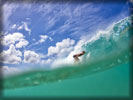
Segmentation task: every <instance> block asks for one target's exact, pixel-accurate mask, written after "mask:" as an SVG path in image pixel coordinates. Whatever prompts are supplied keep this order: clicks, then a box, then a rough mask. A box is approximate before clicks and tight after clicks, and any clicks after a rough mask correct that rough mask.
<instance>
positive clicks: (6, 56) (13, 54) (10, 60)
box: [0, 45, 22, 64]
mask: <svg viewBox="0 0 133 100" xmlns="http://www.w3.org/2000/svg"><path fill="white" fill-rule="evenodd" d="M21 56H22V53H21V51H19V50H16V48H15V46H14V45H10V47H9V49H8V50H4V51H2V52H1V53H0V62H3V63H7V64H19V63H20V62H21V61H22V59H21Z"/></svg>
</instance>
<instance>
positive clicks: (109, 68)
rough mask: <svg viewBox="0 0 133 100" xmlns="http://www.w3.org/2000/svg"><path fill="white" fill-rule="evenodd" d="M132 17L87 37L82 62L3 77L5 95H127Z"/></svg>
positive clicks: (83, 46)
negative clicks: (90, 37)
mask: <svg viewBox="0 0 133 100" xmlns="http://www.w3.org/2000/svg"><path fill="white" fill-rule="evenodd" d="M132 17H133V16H130V17H127V18H125V19H122V20H121V21H119V22H117V23H115V24H112V26H110V27H109V28H108V29H107V30H106V31H102V32H99V33H97V35H95V36H93V37H92V39H88V41H86V43H84V44H83V45H82V49H83V50H85V51H86V54H85V55H84V57H83V62H81V64H78V65H76V64H75V65H66V66H62V67H61V68H57V69H51V70H44V69H43V70H36V71H31V72H26V73H23V74H20V75H15V76H12V77H5V78H4V96H39V97H40V96H70V97H71V96H76V97H77V96H129V83H130V82H129V62H130V60H129V58H130V56H131V52H130V49H129V45H132V44H130V34H131V33H132V32H133V30H132V26H131V19H132ZM89 40H91V41H89ZM88 54H89V58H88Z"/></svg>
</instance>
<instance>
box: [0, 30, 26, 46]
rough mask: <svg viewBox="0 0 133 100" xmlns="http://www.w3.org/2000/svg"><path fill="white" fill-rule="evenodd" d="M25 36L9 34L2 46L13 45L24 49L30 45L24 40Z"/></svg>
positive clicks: (4, 38) (17, 33) (3, 40)
mask: <svg viewBox="0 0 133 100" xmlns="http://www.w3.org/2000/svg"><path fill="white" fill-rule="evenodd" d="M24 38H25V37H24V35H23V34H22V33H19V32H16V33H13V34H7V35H6V36H4V37H3V39H2V41H1V44H2V45H5V46H10V45H11V44H13V45H14V44H15V43H16V42H18V43H17V44H16V47H17V48H22V47H24V46H27V45H28V41H27V40H25V39H24Z"/></svg>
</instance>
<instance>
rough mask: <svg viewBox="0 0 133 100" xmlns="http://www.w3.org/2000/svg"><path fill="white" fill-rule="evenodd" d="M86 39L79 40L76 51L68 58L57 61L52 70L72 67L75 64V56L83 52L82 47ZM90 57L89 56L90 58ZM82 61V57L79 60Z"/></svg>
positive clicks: (70, 53)
mask: <svg viewBox="0 0 133 100" xmlns="http://www.w3.org/2000/svg"><path fill="white" fill-rule="evenodd" d="M86 41H87V40H86V39H85V38H82V39H81V40H79V41H78V42H77V44H76V45H75V46H74V47H73V48H74V49H73V50H72V51H71V52H69V54H68V56H67V57H64V58H57V59H56V60H55V61H53V63H52V65H51V67H52V68H57V67H61V66H63V65H71V64H74V59H73V55H74V54H77V53H80V52H81V51H83V49H82V45H83V44H85V43H86ZM89 56H90V55H88V57H89ZM79 59H80V61H82V57H80V58H79Z"/></svg>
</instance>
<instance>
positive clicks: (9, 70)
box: [2, 66, 20, 74]
mask: <svg viewBox="0 0 133 100" xmlns="http://www.w3.org/2000/svg"><path fill="white" fill-rule="evenodd" d="M2 72H3V74H17V73H19V72H20V70H19V69H18V68H15V67H8V66H2Z"/></svg>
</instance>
